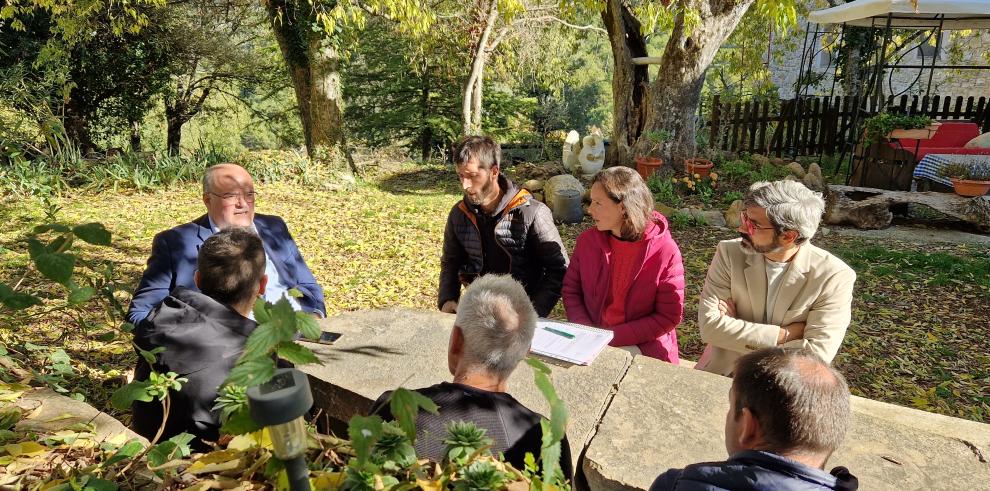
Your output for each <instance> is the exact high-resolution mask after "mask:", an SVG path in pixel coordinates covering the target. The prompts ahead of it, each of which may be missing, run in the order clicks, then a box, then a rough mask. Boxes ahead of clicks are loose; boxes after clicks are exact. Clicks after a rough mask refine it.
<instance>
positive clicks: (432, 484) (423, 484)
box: [416, 479, 442, 491]
mask: <svg viewBox="0 0 990 491" xmlns="http://www.w3.org/2000/svg"><path fill="white" fill-rule="evenodd" d="M416 485H417V486H419V487H420V489H422V490H423V491H440V490H441V489H442V488H441V486H440V480H439V479H437V480H435V481H427V480H426V479H416Z"/></svg>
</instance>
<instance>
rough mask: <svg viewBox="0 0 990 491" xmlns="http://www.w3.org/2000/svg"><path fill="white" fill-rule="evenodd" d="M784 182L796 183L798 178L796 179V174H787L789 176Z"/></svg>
mask: <svg viewBox="0 0 990 491" xmlns="http://www.w3.org/2000/svg"><path fill="white" fill-rule="evenodd" d="M784 180H785V181H796V180H797V178H796V177H794V174H787V176H785V177H784Z"/></svg>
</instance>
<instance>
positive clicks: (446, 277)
mask: <svg viewBox="0 0 990 491" xmlns="http://www.w3.org/2000/svg"><path fill="white" fill-rule="evenodd" d="M498 183H499V187H500V188H501V189H502V190H504V192H505V194H504V196H503V198H502V201H501V202H500V203H499V205H498V208H497V209H496V212H495V215H493V216H494V217H495V218H496V219H497V220H498V221H497V223H496V224H495V241H496V242H498V244H499V246H500V247H501V248H502V252H503V254H505V255H507V256H508V266H509V267H508V270H506V271H486V270H485V269H484V265H485V260H484V253H485V251H484V250H483V247H482V238H481V231H480V230H479V228H478V215H479V214H480V213H482V211H481V210H480V208H478V207H475V206H473V205H471V204H469V203H467V202H466V201H464V200H463V199H462V200H461V201H460V202H458V203H457V205H455V206H454V207H453V208H452V209H451V210H450V215H448V217H447V226H446V228H445V229H444V233H443V256H442V257H441V258H440V291H439V294H438V295H437V308H441V307H443V304H444V303H446V302H447V301H448V300H455V301H456V300H458V299H459V298H460V297H461V285H468V284H470V283H471V282H472V281H474V279H475V278H477V277H478V276H480V275H482V274H488V273H498V274H506V273H508V274H511V275H512V277H513V278H515V279H516V280H517V281H519V282H520V283H522V285H523V286H524V287H525V288H526V293H527V294H529V298H530V300H532V301H533V306H534V307H535V308H536V312H537V314H539V315H540V316H544V317H545V316H546V315H547V314H549V313H550V311H551V310H553V307H554V305H556V304H557V300H559V299H560V288H561V285H562V284H563V281H564V273H566V272H567V252H566V251H565V249H564V244H563V242H561V240H560V233H559V232H558V231H557V226H556V225H554V223H553V216H552V215H551V213H550V209H549V208H547V206H546V205H544V204H543V203H540V202H539V201H537V200H535V199H533V196H532V195H531V194H529V192H528V191H526V190H525V189H520V188H518V187H516V185H515V184H513V183H512V181H510V180H508V179H507V178H506V177H505V176H503V175H499V176H498ZM499 262H500V261H492V263H499Z"/></svg>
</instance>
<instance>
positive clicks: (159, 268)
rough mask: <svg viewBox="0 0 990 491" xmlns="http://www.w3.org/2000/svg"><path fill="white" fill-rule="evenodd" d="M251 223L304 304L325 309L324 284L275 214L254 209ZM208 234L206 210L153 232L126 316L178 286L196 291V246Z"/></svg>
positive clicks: (143, 313) (139, 313)
mask: <svg viewBox="0 0 990 491" xmlns="http://www.w3.org/2000/svg"><path fill="white" fill-rule="evenodd" d="M254 227H255V228H256V229H257V230H258V235H260V236H261V241H262V242H264V244H265V252H266V253H267V254H268V257H269V258H270V259H271V261H272V262H273V263H274V265H275V269H276V270H277V271H278V274H279V279H280V280H281V282H282V283H284V284H286V285H288V286H289V288H296V289H297V290H299V291H300V292H302V294H303V296H302V298H300V299H298V300H299V305H301V306H302V308H303V310H305V311H307V312H313V311H319V312H320V313H323V314H325V313H326V306H325V305H324V303H323V289H321V288H320V285H318V284H317V283H316V278H314V277H313V273H312V272H310V270H309V267H308V266H306V262H305V261H303V258H302V255H300V254H299V248H298V247H296V242H295V241H294V240H292V236H291V235H289V229H288V228H287V227H286V226H285V222H284V221H282V219H281V218H279V217H277V216H272V215H262V214H258V213H255V215H254ZM211 235H213V230H212V229H211V228H210V220H209V218H208V217H207V215H203V216H201V217H199V218H197V219H196V220H194V221H192V222H190V223H186V224H183V225H179V226H178V227H175V228H172V229H169V230H166V231H164V232H161V233H159V234H158V235H156V236H155V240H154V241H153V242H152V245H151V257H149V258H148V268H147V269H145V271H144V275H142V276H141V282H140V283H139V284H138V287H137V290H135V291H134V298H133V299H131V306H130V308H129V309H128V310H127V321H128V322H130V323H132V324H134V325H137V324H138V323H139V322H141V321H142V320H143V319H144V318H145V317H147V316H148V313H149V312H151V309H153V308H155V307H157V306H158V304H160V303H161V302H162V300H164V299H165V297H166V296H168V294H169V292H171V291H172V290H174V289H175V287H177V286H184V287H186V288H189V289H191V290H194V291H199V289H198V288H196V283H195V282H194V281H193V273H195V272H196V260H197V257H198V256H199V246H200V245H202V244H203V242H204V241H205V240H206V239H207V238H209V237H210V236H211Z"/></svg>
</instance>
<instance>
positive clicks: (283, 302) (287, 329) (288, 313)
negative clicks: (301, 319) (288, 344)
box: [269, 297, 296, 340]
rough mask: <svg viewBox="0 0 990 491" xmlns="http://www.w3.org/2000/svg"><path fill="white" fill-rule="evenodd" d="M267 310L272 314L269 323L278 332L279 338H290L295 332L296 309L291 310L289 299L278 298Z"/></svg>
mask: <svg viewBox="0 0 990 491" xmlns="http://www.w3.org/2000/svg"><path fill="white" fill-rule="evenodd" d="M269 312H270V313H271V315H272V318H271V323H272V325H273V326H275V329H276V330H277V331H278V333H279V336H280V337H279V339H281V340H289V339H292V337H293V336H294V335H295V334H296V311H295V310H292V304H290V303H289V300H288V299H286V298H285V297H282V298H280V299H279V300H278V302H275V305H273V306H272V307H271V308H270V309H269Z"/></svg>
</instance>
